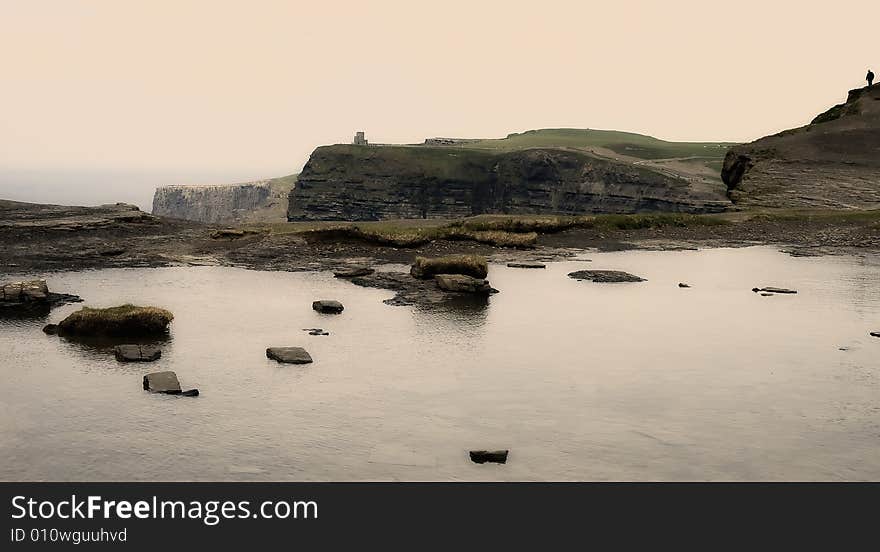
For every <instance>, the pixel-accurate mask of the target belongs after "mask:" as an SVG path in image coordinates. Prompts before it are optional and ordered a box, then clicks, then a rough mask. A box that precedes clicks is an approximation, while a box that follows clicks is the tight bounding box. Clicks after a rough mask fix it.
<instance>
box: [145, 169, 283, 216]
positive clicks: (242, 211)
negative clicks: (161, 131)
mask: <svg viewBox="0 0 880 552" xmlns="http://www.w3.org/2000/svg"><path fill="white" fill-rule="evenodd" d="M295 181H296V175H293V176H286V177H283V178H275V179H272V180H262V181H257V182H248V183H244V184H228V185H218V186H160V187H159V188H157V189H156V193H155V194H154V196H153V214H154V215H159V216H164V217H171V218H177V219H184V220H192V221H198V222H209V223H218V222H219V223H240V222H282V221H284V220H285V215H286V212H287V196H288V194H289V193H290V190H291V189H292V188H293V183H294V182H295Z"/></svg>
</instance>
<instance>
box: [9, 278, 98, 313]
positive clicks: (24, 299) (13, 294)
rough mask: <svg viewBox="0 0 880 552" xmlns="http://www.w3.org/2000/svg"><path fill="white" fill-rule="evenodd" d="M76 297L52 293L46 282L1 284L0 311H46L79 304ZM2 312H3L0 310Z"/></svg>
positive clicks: (33, 281) (31, 281)
mask: <svg viewBox="0 0 880 552" xmlns="http://www.w3.org/2000/svg"><path fill="white" fill-rule="evenodd" d="M81 301H82V299H80V298H79V297H77V296H76V295H67V294H64V293H51V292H50V291H49V286H47V285H46V280H26V281H22V282H9V283H5V284H0V309H4V310H5V309H6V308H9V309H10V310H12V311H15V310H21V309H24V310H28V309H44V310H48V309H50V308H51V307H57V306H59V305H63V304H65V303H79V302H81ZM0 312H2V310H0Z"/></svg>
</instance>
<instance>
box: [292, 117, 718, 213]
mask: <svg viewBox="0 0 880 552" xmlns="http://www.w3.org/2000/svg"><path fill="white" fill-rule="evenodd" d="M726 149H727V145H726V144H708V143H707V144H704V143H675V142H664V141H662V140H657V139H654V138H650V137H647V136H641V135H637V134H629V133H618V132H611V131H592V130H575V129H556V130H545V131H531V132H527V133H523V134H515V135H511V136H509V137H507V138H505V139H501V140H454V139H443V140H440V139H435V140H428V141H426V144H424V145H411V146H402V145H401V146H392V145H381V146H368V145H335V146H323V147H319V148H317V149H316V150H315V151H314V152H313V153H312V156H311V158H310V159H309V161H308V162H307V163H306V165H305V167H304V168H303V170H302V172H301V173H300V175H299V178H298V180H297V183H296V185H295V186H294V188H293V190H292V191H291V192H290V200H289V205H288V210H287V218H288V220H290V221H299V220H383V219H393V218H450V217H463V216H472V215H478V214H483V213H509V214H545V213H561V214H581V213H636V212H646V211H673V212H687V213H706V212H718V211H722V210H724V209H726V208H727V207H728V206H729V201H728V199H727V197H726V194H725V192H726V190H725V188H724V185H723V184H722V183H721V181H720V179H719V177H718V171H719V170H720V165H721V160H722V156H723V154H724V152H725V151H726Z"/></svg>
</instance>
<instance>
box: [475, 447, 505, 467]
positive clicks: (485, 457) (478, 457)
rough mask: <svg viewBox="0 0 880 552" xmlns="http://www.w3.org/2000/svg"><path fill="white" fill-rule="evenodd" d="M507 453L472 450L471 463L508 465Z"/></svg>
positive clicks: (503, 451) (502, 451)
mask: <svg viewBox="0 0 880 552" xmlns="http://www.w3.org/2000/svg"><path fill="white" fill-rule="evenodd" d="M507 452H508V451H506V450H472V451H470V456H471V462H474V463H476V464H485V463H486V462H493V463H495V464H506V463H507Z"/></svg>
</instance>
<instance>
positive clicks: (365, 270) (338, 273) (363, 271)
mask: <svg viewBox="0 0 880 552" xmlns="http://www.w3.org/2000/svg"><path fill="white" fill-rule="evenodd" d="M374 272H376V271H375V270H373V269H372V268H370V267H368V266H358V267H353V268H343V269H340V270H335V271H333V277H334V278H359V277H361V276H369V275H370V274H372V273H374Z"/></svg>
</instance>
